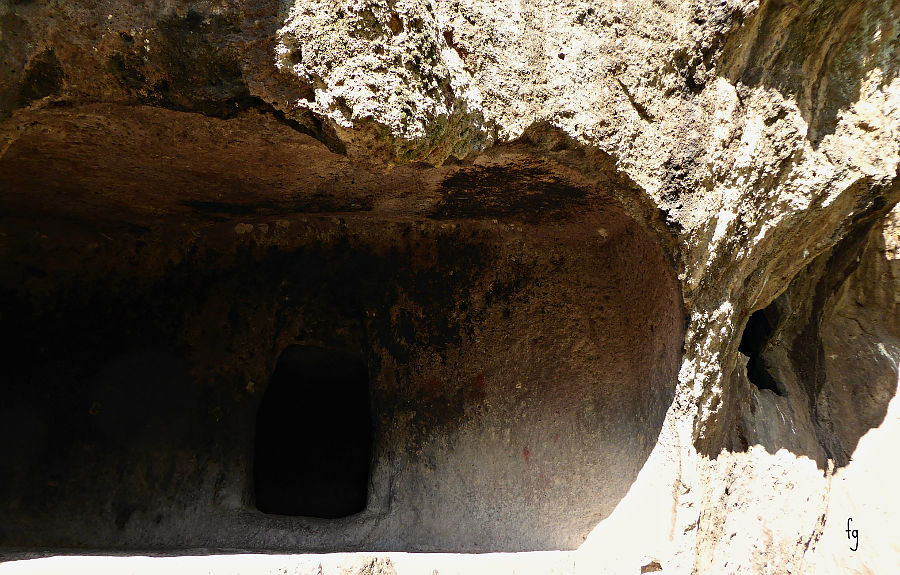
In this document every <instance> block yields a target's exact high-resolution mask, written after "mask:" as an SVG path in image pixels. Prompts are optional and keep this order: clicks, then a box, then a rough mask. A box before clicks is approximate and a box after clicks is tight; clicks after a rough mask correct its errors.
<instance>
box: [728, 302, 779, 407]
mask: <svg viewBox="0 0 900 575" xmlns="http://www.w3.org/2000/svg"><path fill="white" fill-rule="evenodd" d="M773 331H774V326H773V325H772V322H771V321H769V317H768V316H767V315H766V310H762V309H760V310H756V311H755V312H753V313H752V314H751V315H750V319H748V320H747V326H746V327H745V328H744V334H743V335H742V336H741V343H740V345H739V346H738V351H739V352H741V353H742V354H744V355H745V356H747V379H749V380H750V383H752V384H753V385H755V386H756V387H757V388H758V389H760V390H762V389H768V390H771V391H773V392H774V393H775V394H776V395H781V396H783V395H785V389H784V386H783V385H782V384H781V383H780V382H779V381H778V380H776V379H775V378H774V377H772V374H771V373H769V369H768V367H767V366H766V362H765V360H764V359H763V358H762V352H763V350H764V349H765V348H766V345H768V343H769V339H770V338H771V337H772V333H773Z"/></svg>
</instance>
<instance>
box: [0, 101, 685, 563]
mask: <svg viewBox="0 0 900 575" xmlns="http://www.w3.org/2000/svg"><path fill="white" fill-rule="evenodd" d="M23 113H26V114H32V115H33V117H30V119H29V121H28V123H27V125H26V127H25V128H23V131H22V133H21V134H20V135H19V136H18V137H17V139H16V140H15V141H14V142H12V143H11V145H10V147H9V148H8V150H7V151H6V153H5V155H4V156H3V158H2V160H0V185H2V187H3V188H4V189H5V190H6V193H5V194H4V195H3V196H2V202H3V208H4V209H3V211H2V212H0V228H2V241H0V266H2V268H0V331H2V337H3V338H4V340H5V341H7V342H10V343H9V345H8V346H7V347H5V349H4V352H5V353H6V359H5V365H6V369H5V370H4V372H3V374H2V378H0V405H2V408H0V409H2V412H3V413H2V417H0V426H3V429H2V433H0V449H2V451H3V453H4V454H5V456H4V457H3V458H2V459H0V516H2V517H3V518H4V521H3V522H2V523H0V548H4V549H7V550H26V551H27V550H48V549H62V548H66V549H82V550H84V549H121V550H155V551H170V552H174V551H176V550H179V549H210V548H214V549H232V550H290V551H292V552H298V551H305V552H319V551H355V550H372V551H377V550H405V551H453V552H484V551H526V550H546V549H574V548H576V547H577V546H578V545H580V544H581V543H582V541H583V540H584V538H585V537H586V536H587V534H588V533H589V532H590V531H591V529H593V527H594V526H596V524H597V523H598V522H599V521H601V520H602V519H603V518H604V517H606V516H608V515H609V513H611V511H612V510H613V509H614V507H615V506H616V504H617V503H618V502H619V501H620V500H621V498H622V497H623V496H624V495H625V493H626V492H627V491H628V488H629V487H630V486H631V484H632V482H633V481H634V479H635V478H636V476H637V473H638V471H639V470H640V469H641V467H642V466H643V464H644V462H645V461H646V458H647V457H648V455H649V453H650V451H651V449H652V448H653V446H654V444H655V442H656V440H657V437H658V434H659V430H660V427H661V425H662V422H663V418H664V416H665V413H666V409H667V408H668V406H669V405H670V403H671V401H672V396H673V391H674V386H675V382H676V379H677V372H678V367H679V365H680V359H681V350H682V344H683V339H684V329H685V315H684V309H683V303H682V300H681V292H680V289H679V286H678V281H677V279H676V277H675V273H674V270H673V267H672V263H671V260H670V257H669V256H668V255H667V254H666V252H665V250H664V249H663V247H662V246H663V242H662V241H661V240H660V239H659V238H658V237H657V235H656V232H655V231H653V228H651V227H650V226H649V225H647V223H646V222H645V223H641V221H640V218H639V217H637V216H635V215H634V214H632V213H631V212H629V211H627V210H626V209H625V208H624V207H623V205H622V204H620V203H619V201H618V200H617V199H616V198H617V197H636V194H637V193H638V192H637V191H636V190H635V189H634V188H633V186H631V185H630V184H629V183H628V182H624V181H622V180H620V179H618V177H617V176H616V175H615V174H614V172H613V171H612V169H611V168H610V170H609V171H608V172H601V173H602V177H600V176H597V177H594V179H586V178H585V177H584V176H582V175H581V174H580V173H579V172H578V171H576V170H573V169H571V168H568V167H566V163H565V162H563V161H562V160H565V159H566V158H565V157H564V156H565V154H567V153H568V152H566V151H565V150H563V151H561V152H559V154H561V155H562V156H561V157H560V158H559V161H557V160H556V159H554V158H552V157H539V156H535V155H532V154H530V153H525V152H523V151H522V150H517V149H510V150H509V151H505V152H504V151H502V150H501V151H499V152H497V153H496V154H493V155H491V156H483V157H480V158H477V159H476V160H474V161H473V162H471V163H460V164H455V165H452V166H443V167H433V166H426V165H412V166H405V167H402V168H396V169H394V170H392V171H391V172H385V173H374V172H369V171H366V170H364V169H362V168H360V167H358V166H354V165H352V164H351V163H350V162H349V161H348V160H347V159H346V158H345V157H343V156H340V155H337V154H334V153H332V152H330V151H328V149H327V148H326V147H325V146H323V145H322V144H320V143H319V142H316V141H315V140H313V139H312V138H309V137H308V136H305V135H303V134H300V133H298V132H296V131H293V130H291V129H290V128H289V127H287V126H285V125H284V124H283V123H280V122H278V121H276V120H274V119H272V118H270V117H268V116H265V115H261V114H257V113H250V114H242V115H238V116H236V117H235V118H232V119H229V120H220V119H215V118H207V117H203V116H200V115H198V114H189V113H179V112H172V111H167V110H161V109H156V108H149V107H143V106H137V107H116V106H101V105H90V106H84V107H76V108H75V109H66V110H62V111H61V110H57V109H53V108H48V109H46V110H44V111H36V112H32V111H29V112H23ZM223 133H224V134H230V137H228V138H224V137H222V134H223ZM125 140H127V141H131V142H135V145H128V146H123V145H120V142H122V141H125ZM271 142H278V145H277V146H273V145H272V144H271ZM138 143H140V145H138ZM601 167H602V166H601Z"/></svg>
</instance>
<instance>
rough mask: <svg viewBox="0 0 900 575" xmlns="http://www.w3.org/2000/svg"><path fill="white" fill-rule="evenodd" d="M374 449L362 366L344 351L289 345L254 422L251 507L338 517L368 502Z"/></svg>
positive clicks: (281, 512) (279, 360) (366, 381)
mask: <svg viewBox="0 0 900 575" xmlns="http://www.w3.org/2000/svg"><path fill="white" fill-rule="evenodd" d="M371 449H372V420H371V415H370V408H369V382H368V370H367V369H366V365H365V364H364V363H363V362H362V361H360V360H359V359H358V358H356V357H354V356H352V355H350V354H347V353H345V352H341V351H337V350H332V349H325V348H320V347H310V346H297V345H294V346H289V347H287V348H286V349H285V350H284V352H282V354H281V356H280V357H279V359H278V363H277V365H276V368H275V373H274V374H273V375H272V380H271V382H270V383H269V387H268V389H267V390H266V392H265V395H264V396H263V398H262V401H261V403H260V406H259V412H258V415H257V422H256V437H255V449H254V466H253V480H254V491H255V496H256V508H257V509H259V510H260V511H262V512H264V513H271V514H277V515H302V516H307V517H321V518H328V519H331V518H337V517H346V516H348V515H353V514H354V513H358V512H360V511H362V510H363V509H365V506H366V497H367V494H368V484H369V466H370V460H371Z"/></svg>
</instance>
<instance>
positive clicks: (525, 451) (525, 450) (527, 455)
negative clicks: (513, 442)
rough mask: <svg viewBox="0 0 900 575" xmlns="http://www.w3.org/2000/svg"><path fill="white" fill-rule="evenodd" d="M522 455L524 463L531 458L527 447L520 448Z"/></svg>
mask: <svg viewBox="0 0 900 575" xmlns="http://www.w3.org/2000/svg"><path fill="white" fill-rule="evenodd" d="M522 457H524V458H525V464H526V465H528V461H529V459H530V458H531V452H530V451H528V448H527V447H523V448H522Z"/></svg>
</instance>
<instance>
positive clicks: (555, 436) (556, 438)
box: [553, 433, 559, 441]
mask: <svg viewBox="0 0 900 575" xmlns="http://www.w3.org/2000/svg"><path fill="white" fill-rule="evenodd" d="M553 441H559V434H558V433H557V434H556V435H554V436H553Z"/></svg>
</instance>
